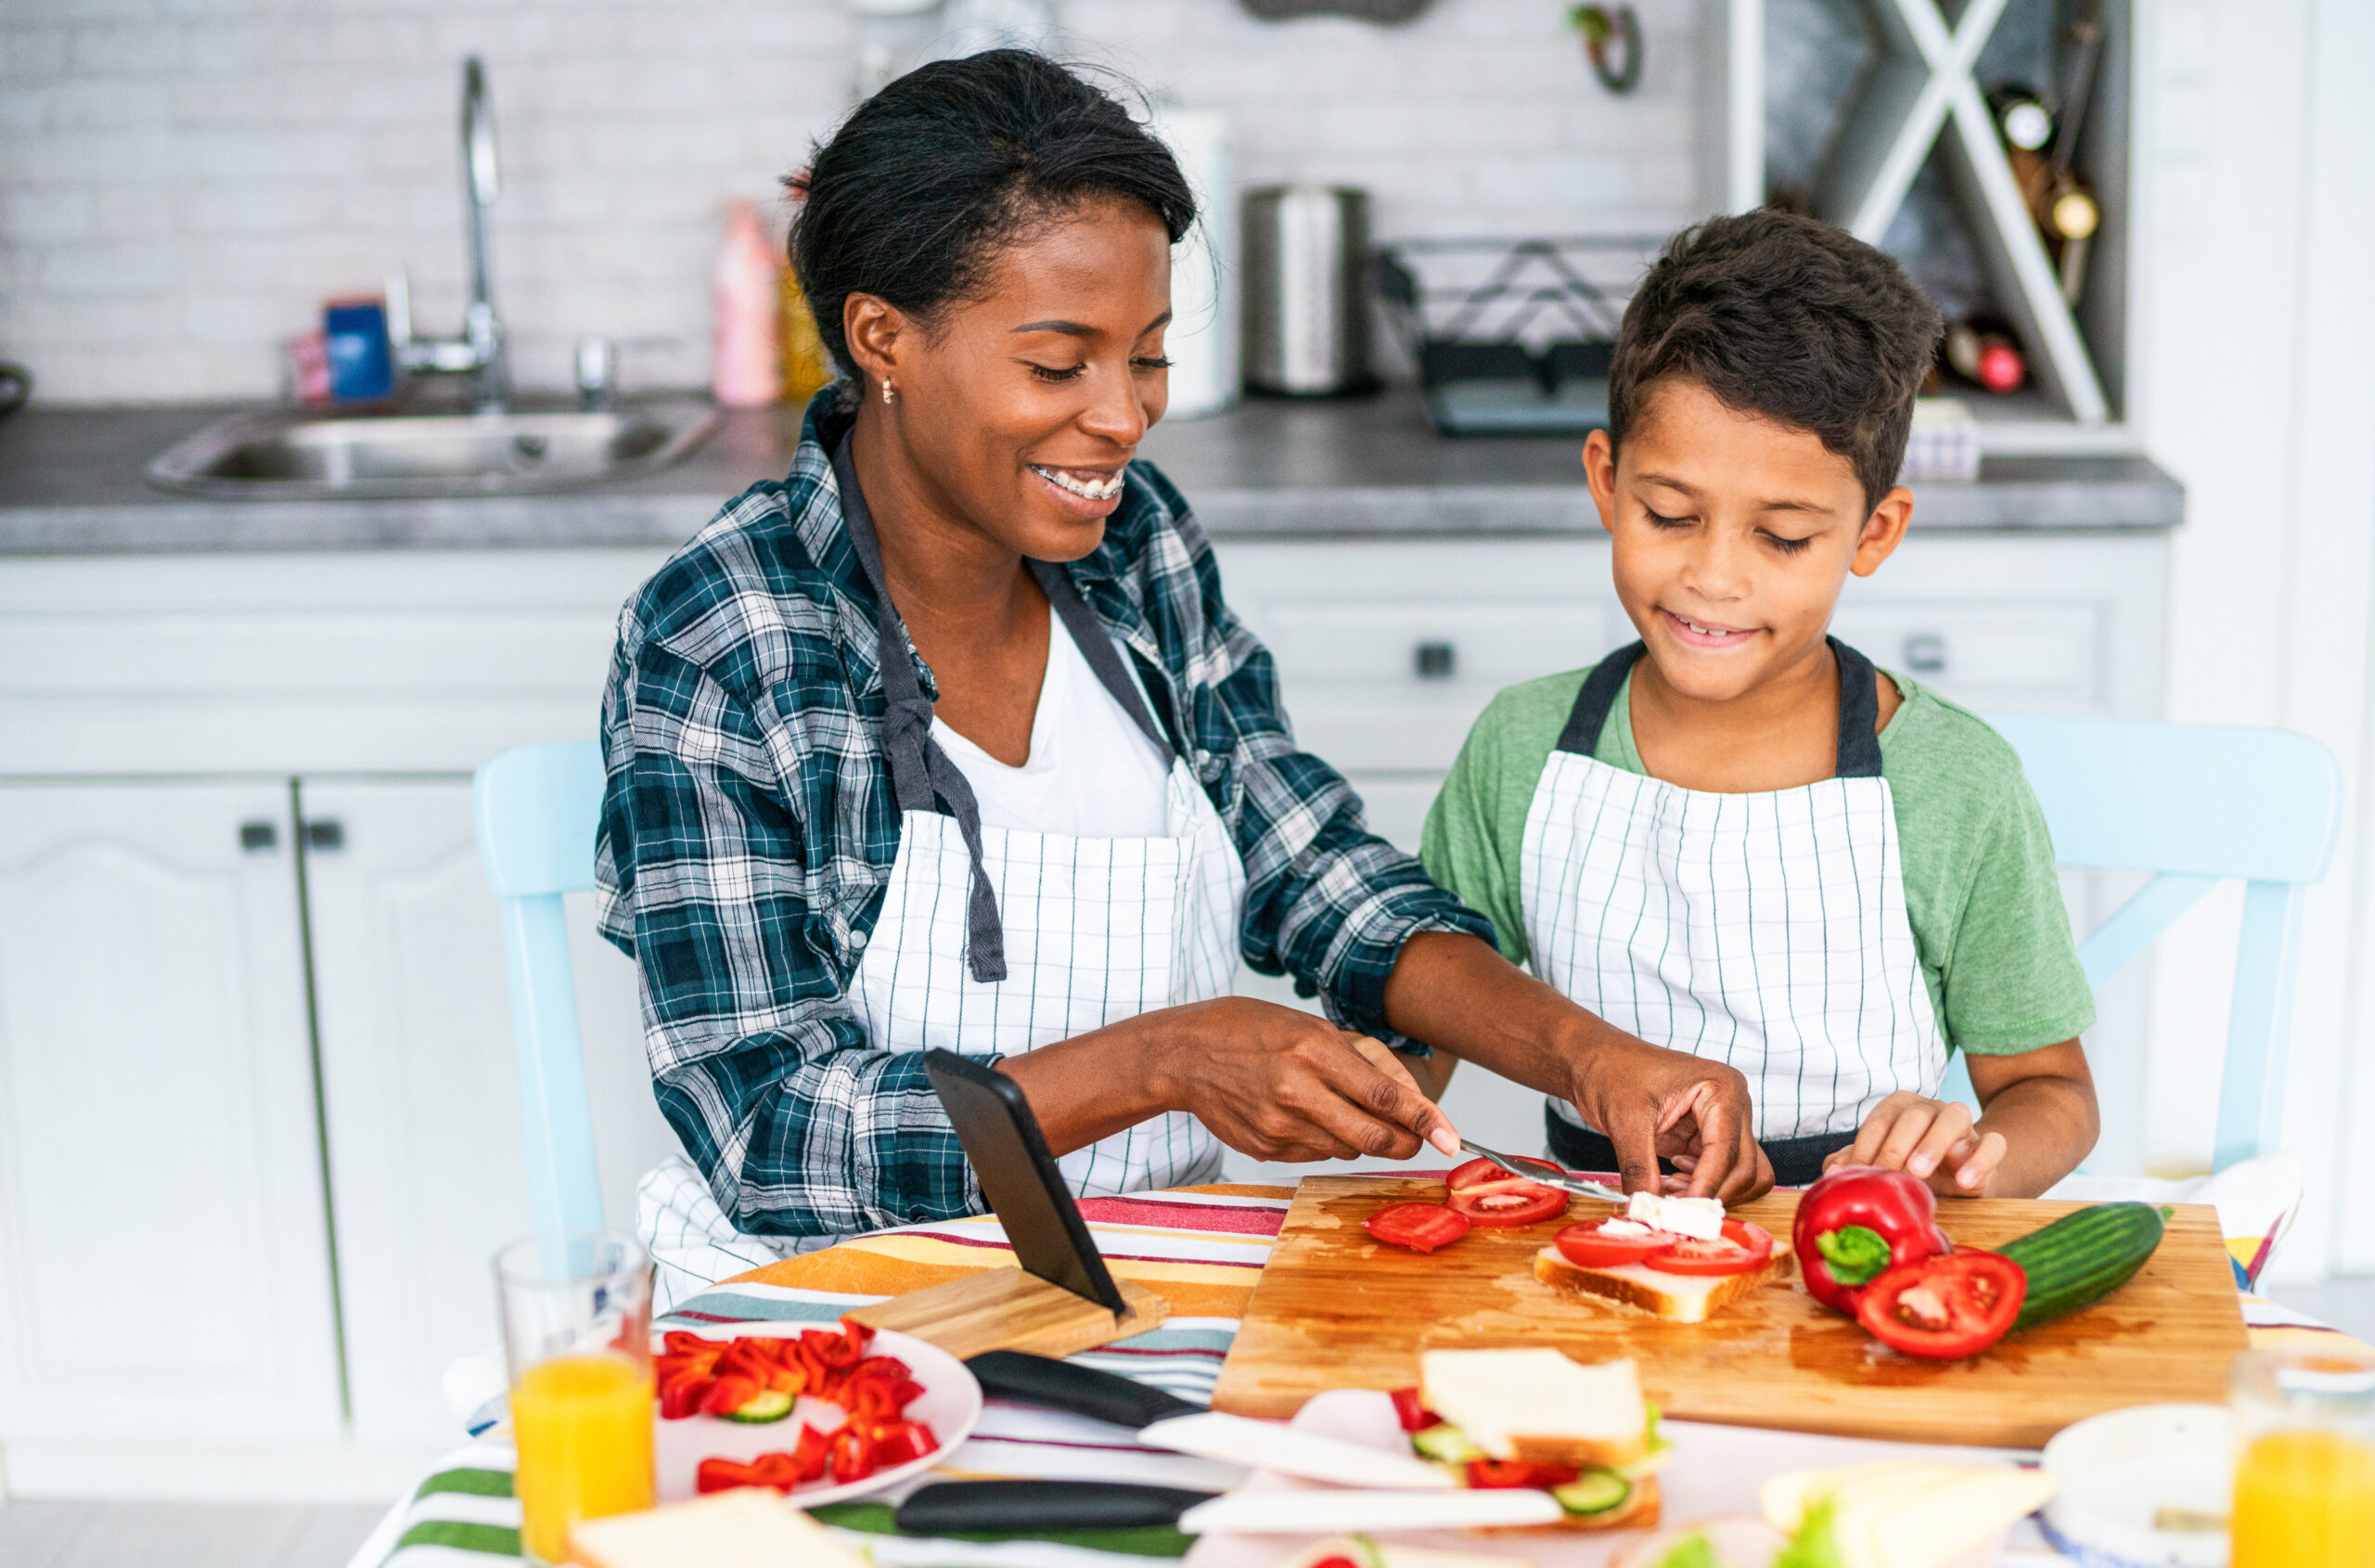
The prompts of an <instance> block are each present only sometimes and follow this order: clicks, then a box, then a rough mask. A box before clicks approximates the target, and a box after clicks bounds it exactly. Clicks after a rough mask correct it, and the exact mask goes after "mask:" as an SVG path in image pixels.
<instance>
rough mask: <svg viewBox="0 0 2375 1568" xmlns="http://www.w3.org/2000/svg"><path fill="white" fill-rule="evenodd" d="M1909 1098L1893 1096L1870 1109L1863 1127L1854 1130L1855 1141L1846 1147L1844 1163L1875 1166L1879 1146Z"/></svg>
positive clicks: (1894, 1124)
mask: <svg viewBox="0 0 2375 1568" xmlns="http://www.w3.org/2000/svg"><path fill="white" fill-rule="evenodd" d="M1909 1098H1911V1097H1910V1096H1907V1095H1906V1094H1903V1093H1898V1094H1893V1095H1891V1096H1889V1097H1888V1098H1887V1099H1884V1100H1882V1101H1881V1102H1880V1104H1878V1105H1875V1106H1874V1107H1872V1113H1871V1114H1870V1115H1868V1116H1867V1117H1865V1118H1864V1125H1862V1126H1860V1127H1858V1128H1856V1129H1855V1142H1854V1143H1853V1144H1851V1145H1850V1146H1849V1147H1848V1150H1847V1160H1846V1163H1848V1164H1851V1165H1877V1164H1879V1163H1880V1162H1881V1143H1882V1142H1884V1141H1885V1140H1886V1139H1887V1137H1888V1136H1889V1133H1890V1132H1891V1131H1892V1130H1893V1129H1894V1127H1895V1126H1896V1118H1897V1112H1899V1111H1901V1110H1903V1109H1904V1108H1905V1102H1906V1099H1909Z"/></svg>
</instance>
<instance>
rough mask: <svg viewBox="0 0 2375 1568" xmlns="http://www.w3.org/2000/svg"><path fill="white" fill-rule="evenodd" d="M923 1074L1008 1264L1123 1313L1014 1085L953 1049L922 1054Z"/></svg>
mask: <svg viewBox="0 0 2375 1568" xmlns="http://www.w3.org/2000/svg"><path fill="white" fill-rule="evenodd" d="M924 1073H925V1075H926V1076H928V1077H930V1078H931V1086H932V1088H933V1090H934V1091H935V1092H936V1093H938V1094H939V1096H940V1103H941V1104H942V1105H944V1106H945V1107H946V1108H947V1110H948V1120H949V1123H950V1125H953V1126H955V1127H956V1141H957V1142H958V1143H960V1144H962V1145H964V1148H965V1158H966V1159H968V1160H969V1161H971V1162H972V1164H973V1174H974V1176H977V1177H979V1178H980V1180H981V1183H982V1197H984V1198H986V1199H988V1200H989V1202H990V1211H991V1213H993V1214H995V1215H997V1216H998V1223H999V1224H1000V1225H1002V1226H1004V1227H1006V1239H1007V1240H1008V1242H1010V1243H1011V1244H1012V1245H1013V1247H1014V1256H1015V1261H1016V1262H1018V1263H1020V1264H1021V1265H1022V1266H1023V1267H1024V1269H1026V1270H1027V1271H1029V1272H1030V1273H1033V1274H1035V1275H1037V1276H1038V1277H1039V1278H1040V1279H1045V1280H1046V1281H1047V1282H1048V1283H1050V1284H1054V1285H1061V1286H1062V1287H1063V1288H1064V1289H1065V1290H1067V1291H1070V1292H1072V1294H1074V1295H1076V1296H1085V1297H1086V1298H1087V1299H1088V1300H1090V1301H1093V1302H1097V1303H1098V1304H1100V1305H1103V1306H1105V1307H1107V1308H1108V1309H1110V1311H1112V1312H1114V1313H1116V1314H1118V1313H1121V1312H1123V1310H1125V1308H1126V1304H1125V1303H1124V1302H1123V1300H1122V1292H1121V1290H1120V1288H1119V1287H1117V1286H1116V1285H1115V1284H1114V1283H1113V1276H1112V1275H1110V1274H1109V1273H1107V1272H1106V1269H1105V1258H1104V1255H1103V1254H1102V1253H1098V1250H1097V1243H1096V1242H1095V1241H1093V1240H1089V1235H1088V1225H1087V1222H1085V1220H1083V1219H1082V1218H1081V1217H1080V1208H1079V1205H1077V1204H1075V1203H1074V1202H1072V1191H1071V1189H1069V1188H1067V1187H1065V1185H1064V1177H1063V1173H1062V1172H1060V1171H1059V1170H1057V1169H1056V1157H1055V1156H1054V1155H1052V1154H1050V1153H1048V1152H1047V1140H1046V1138H1045V1137H1041V1136H1040V1134H1039V1118H1038V1117H1036V1116H1034V1115H1033V1114H1032V1113H1031V1102H1030V1101H1029V1100H1027V1099H1023V1098H1022V1086H1021V1085H1019V1084H1017V1083H1016V1082H1015V1081H1014V1080H1013V1079H1011V1078H1009V1077H1008V1076H1007V1075H1006V1074H1005V1073H1000V1072H998V1071H997V1070H996V1069H995V1068H992V1067H986V1066H984V1065H982V1063H981V1062H978V1061H975V1060H972V1059H970V1058H969V1057H962V1056H958V1055H957V1054H956V1052H955V1051H944V1050H931V1051H926V1052H925V1053H924Z"/></svg>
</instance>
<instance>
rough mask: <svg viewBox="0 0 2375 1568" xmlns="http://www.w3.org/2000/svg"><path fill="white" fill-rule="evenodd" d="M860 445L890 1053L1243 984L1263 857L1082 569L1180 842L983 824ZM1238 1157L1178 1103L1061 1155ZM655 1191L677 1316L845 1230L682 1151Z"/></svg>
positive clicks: (1166, 1181) (1075, 603)
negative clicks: (745, 1212)
mask: <svg viewBox="0 0 2375 1568" xmlns="http://www.w3.org/2000/svg"><path fill="white" fill-rule="evenodd" d="M847 450H848V449H847V445H846V443H845V444H844V446H843V448H842V451H841V453H840V454H837V455H836V457H835V460H834V467H835V470H836V477H837V478H838V479H839V481H840V485H841V504H842V510H843V514H844V517H845V518H846V520H847V522H848V525H849V530H850V539H851V543H852V545H853V546H854V547H855V550H856V553H857V556H858V559H859V561H860V563H861V564H862V565H863V566H864V567H865V569H866V572H867V579H868V580H869V582H870V583H871V584H872V585H873V588H874V593H875V600H876V603H877V604H878V605H879V606H880V607H881V609H880V615H881V622H880V642H879V654H880V661H881V668H882V675H883V687H884V696H885V700H886V702H885V706H886V713H885V717H884V723H883V733H884V749H885V751H886V752H887V753H888V757H889V762H890V771H891V779H892V790H893V791H894V792H895V793H896V795H897V797H898V800H899V803H900V807H901V810H900V818H899V853H898V855H897V856H896V858H895V859H894V860H893V861H892V867H891V880H890V884H889V886H888V887H887V888H886V889H885V890H884V893H883V899H882V908H881V912H880V914H879V916H878V918H877V919H876V920H875V924H874V930H873V933H872V935H871V937H869V938H868V939H867V943H866V952H865V957H864V958H862V959H861V960H860V961H859V963H858V968H857V973H856V975H855V977H854V981H853V983H852V984H851V987H850V993H849V996H850V1005H851V1006H852V1008H854V1009H855V1010H856V1012H857V1014H858V1017H859V1018H860V1020H862V1021H863V1022H864V1023H865V1025H866V1032H867V1038H868V1040H869V1041H870V1042H871V1043H872V1044H873V1045H874V1046H876V1047H878V1048H879V1049H882V1050H893V1051H918V1050H928V1049H931V1048H932V1047H941V1048H943V1049H946V1050H952V1051H956V1052H959V1053H960V1054H963V1055H967V1056H988V1055H993V1054H995V1055H1000V1056H1011V1055H1015V1054H1018V1053H1020V1052H1023V1051H1028V1050H1033V1049H1035V1048H1037V1047H1040V1046H1045V1045H1049V1044H1052V1043H1054V1042H1055V1041H1058V1040H1067V1039H1071V1038H1072V1036H1074V1035H1085V1034H1086V1033H1088V1032H1089V1031H1091V1030H1094V1029H1100V1028H1103V1027H1104V1026H1105V1025H1107V1024H1109V1023H1115V1022H1120V1021H1122V1020H1123V1019H1126V1018H1135V1017H1136V1016H1137V1015H1138V1014H1140V1013H1143V1012H1150V1011H1153V1010H1154V1009H1158V1008H1170V1007H1179V1006H1182V1005H1184V1004H1186V1003H1188V1002H1199V1001H1205V1000H1209V999H1211V998H1213V997H1215V996H1226V995H1227V994H1228V992H1229V989H1230V985H1231V983H1232V982H1233V981H1234V980H1235V978H1236V973H1237V949H1238V929H1239V919H1240V916H1241V913H1242V908H1243V905H1244V900H1245V868H1244V863H1243V861H1242V860H1241V859H1240V858H1239V855H1238V853H1237V847H1236V845H1235V844H1234V843H1232V842H1230V839H1229V835H1228V829H1227V826H1226V824H1225V823H1224V822H1223V821H1222V820H1221V816H1220V813H1219V812H1217V811H1216V810H1214V809H1213V803H1212V801H1211V800H1210V798H1209V797H1207V796H1206V795H1205V793H1204V790H1203V788H1202V786H1201V785H1200V784H1199V783H1198V782H1197V781H1196V777H1195V775H1194V773H1193V772H1192V771H1190V769H1189V768H1188V766H1187V761H1186V759H1185V758H1183V757H1181V756H1179V755H1178V754H1177V751H1176V749H1175V747H1173V746H1172V744H1171V743H1170V741H1169V740H1168V739H1166V738H1165V737H1164V736H1163V734H1162V730H1161V728H1160V727H1159V726H1157V725H1156V723H1155V721H1154V718H1153V715H1152V714H1151V713H1149V712H1148V709H1147V705H1146V702H1145V700H1144V698H1143V697H1142V695H1141V694H1140V692H1139V690H1138V688H1137V685H1136V682H1135V681H1134V680H1133V679H1132V678H1131V675H1130V674H1129V671H1128V669H1127V667H1126V666H1125V665H1124V664H1123V662H1122V657H1121V654H1120V651H1119V650H1118V649H1116V648H1115V646H1114V644H1113V639H1112V638H1111V636H1110V635H1108V634H1107V632H1106V631H1105V628H1104V626H1103V624H1102V623H1099V622H1098V619H1097V617H1096V614H1095V612H1094V611H1093V610H1090V609H1089V608H1088V606H1087V604H1086V603H1085V602H1084V601H1083V600H1082V598H1081V597H1080V593H1079V590H1078V589H1076V588H1075V587H1073V585H1072V579H1071V578H1070V577H1069V576H1068V575H1066V573H1065V572H1064V571H1063V569H1062V568H1061V567H1060V566H1056V565H1052V564H1049V563H1047V562H1045V561H1032V562H1030V563H1029V565H1030V569H1031V571H1032V572H1033V575H1034V576H1035V577H1036V578H1037V579H1038V582H1039V585H1040V586H1041V587H1042V588H1043V589H1044V590H1046V594H1047V598H1048V600H1049V602H1050V603H1051V604H1053V605H1054V606H1055V610H1056V615H1057V618H1058V620H1059V621H1060V622H1061V623H1063V625H1064V628H1065V630H1066V632H1067V633H1069V634H1070V635H1071V636H1072V640H1073V642H1074V643H1075V644H1076V645H1077V646H1078V647H1079V649H1080V650H1081V654H1082V656H1083V658H1085V660H1086V661H1087V662H1088V667H1089V668H1090V670H1092V671H1093V672H1095V674H1096V675H1097V677H1098V682H1099V684H1101V685H1102V686H1103V687H1104V688H1105V689H1106V690H1107V691H1109V692H1110V693H1111V694H1112V696H1113V698H1114V700H1116V701H1117V702H1119V703H1120V704H1121V705H1122V708H1123V712H1125V713H1128V714H1129V715H1130V717H1131V719H1132V721H1133V722H1135V723H1136V725H1137V726H1138V728H1139V729H1140V731H1141V732H1142V733H1144V734H1145V735H1146V737H1147V739H1149V741H1150V742H1152V743H1153V744H1154V746H1155V747H1156V748H1157V749H1158V751H1159V752H1161V753H1162V755H1163V756H1164V757H1165V758H1167V759H1168V761H1169V764H1170V777H1169V780H1168V786H1167V788H1168V801H1167V821H1166V824H1165V826H1166V828H1167V829H1168V830H1167V831H1166V832H1165V833H1164V834H1163V835H1162V836H1160V837H1155V838H1130V839H1084V838H1072V837H1069V836H1066V835H1063V834H1059V833H1033V832H1024V831H1021V830H1017V829H1004V828H994V827H984V826H983V825H982V822H981V817H980V812H979V810H978V808H977V807H976V805H975V803H974V799H973V792H972V789H971V787H970V786H969V784H967V783H966V781H965V777H964V775H963V774H962V773H960V772H959V771H958V770H957V768H956V765H955V764H954V763H951V762H950V761H949V760H948V758H947V755H946V753H944V752H942V750H941V748H940V746H939V744H938V743H937V742H935V741H934V740H933V739H931V700H929V699H928V698H926V697H925V696H924V695H923V693H922V690H921V685H920V683H919V682H918V679H917V677H916V670H915V663H914V661H913V660H912V659H911V658H910V657H909V655H908V644H907V637H906V633H905V628H904V626H903V625H902V624H901V623H900V621H899V618H898V612H897V610H895V609H893V608H892V602H891V596H890V593H889V591H888V589H887V587H886V585H885V581H884V577H883V573H882V566H881V555H880V549H879V545H878V544H877V543H876V539H875V535H874V528H873V521H872V519H871V518H870V517H869V516H868V515H867V509H866V504H865V499H864V497H863V496H862V495H860V494H859V491H858V486H857V480H856V476H855V475H854V473H853V472H852V471H851V469H850V467H849V463H848V458H847ZM942 805H945V806H946V807H947V810H945V811H943V810H942V809H940V808H941V806H942ZM1221 1152H1222V1150H1221V1144H1220V1141H1219V1140H1218V1139H1217V1138H1215V1137H1213V1135H1212V1133H1211V1131H1210V1130H1209V1129H1207V1128H1206V1127H1205V1126H1204V1125H1203V1124H1202V1123H1201V1122H1200V1121H1198V1120H1197V1119H1196V1118H1195V1117H1193V1116H1191V1115H1189V1114H1188V1113H1187V1112H1181V1111H1173V1112H1163V1113H1162V1114H1160V1115H1157V1116H1154V1117H1150V1118H1149V1119H1148V1120H1147V1121H1144V1122H1141V1123H1138V1124H1137V1125H1135V1126H1132V1127H1128V1128H1125V1129H1124V1130H1123V1131H1121V1132H1119V1133H1116V1134H1114V1135H1113V1136H1112V1137H1105V1138H1099V1139H1098V1141H1097V1142H1095V1143H1092V1144H1090V1145H1088V1146H1087V1147H1086V1148H1085V1149H1077V1150H1073V1151H1072V1152H1071V1153H1069V1154H1066V1155H1064V1156H1063V1157H1061V1158H1060V1159H1059V1160H1058V1161H1057V1165H1058V1167H1059V1169H1060V1170H1061V1171H1062V1172H1063V1174H1064V1176H1065V1178H1066V1179H1067V1180H1068V1181H1069V1182H1070V1183H1071V1184H1072V1190H1073V1192H1074V1193H1075V1195H1077V1196H1080V1197H1104V1196H1110V1195H1112V1194H1115V1193H1122V1192H1137V1191H1145V1190H1149V1189H1156V1188H1164V1187H1179V1186H1185V1185H1188V1184H1190V1183H1194V1182H1202V1181H1212V1180H1214V1179H1215V1178H1217V1177H1218V1176H1219V1175H1220V1165H1221ZM636 1196H637V1209H638V1215H637V1217H638V1220H639V1222H640V1225H639V1228H640V1229H641V1231H642V1233H643V1240H644V1242H645V1244H646V1246H647V1247H648V1248H649V1250H650V1252H651V1254H652V1258H653V1260H654V1262H655V1263H657V1264H658V1265H659V1279H658V1286H659V1292H658V1293H659V1298H660V1305H659V1308H658V1309H659V1310H661V1311H665V1310H667V1308H668V1307H669V1306H672V1305H674V1303H675V1302H676V1301H678V1300H680V1299H682V1298H683V1296H685V1295H686V1294H688V1293H689V1292H692V1291H695V1290H699V1289H700V1288H702V1287H704V1286H706V1285H708V1284H710V1283H711V1282H712V1281H714V1280H717V1279H724V1278H725V1277H727V1276H729V1275H733V1274H738V1273H741V1272H743V1271H744V1270H746V1269H751V1268H757V1267H761V1266H764V1265H766V1264H768V1263H771V1262H774V1261H776V1260H777V1259H779V1258H783V1257H788V1256H790V1255H792V1254H793V1253H805V1252H811V1251H815V1249H817V1248H820V1247H826V1246H830V1245H831V1244H832V1243H833V1242H835V1241H838V1240H845V1238H842V1237H838V1236H808V1237H797V1238H794V1237H763V1236H752V1235H746V1234H743V1233H740V1232H738V1231H737V1230H736V1229H735V1228H734V1226H733V1223H732V1221H731V1220H729V1219H728V1218H727V1217H726V1215H725V1211H724V1210H723V1209H722V1208H721V1207H720V1206H719V1205H718V1202H717V1200H716V1198H715V1197H714V1195H712V1192H711V1190H710V1188H709V1184H708V1183H707V1182H706V1181H704V1180H703V1179H702V1177H701V1175H700V1172H699V1171H698V1170H696V1169H695V1168H694V1167H693V1165H692V1164H691V1163H690V1162H688V1161H687V1160H685V1159H684V1158H682V1157H681V1156H671V1157H670V1158H669V1159H668V1160H666V1161H664V1162H662V1163H661V1165H660V1166H659V1167H658V1168H657V1169H655V1170H653V1171H652V1172H650V1173H649V1174H648V1175H647V1176H645V1177H644V1179H643V1182H642V1184H641V1186H640V1188H639V1189H638V1191H637V1194H636Z"/></svg>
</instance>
